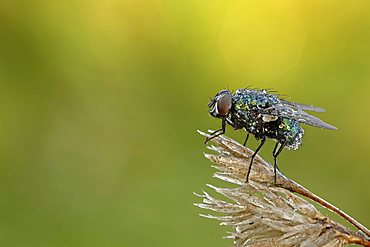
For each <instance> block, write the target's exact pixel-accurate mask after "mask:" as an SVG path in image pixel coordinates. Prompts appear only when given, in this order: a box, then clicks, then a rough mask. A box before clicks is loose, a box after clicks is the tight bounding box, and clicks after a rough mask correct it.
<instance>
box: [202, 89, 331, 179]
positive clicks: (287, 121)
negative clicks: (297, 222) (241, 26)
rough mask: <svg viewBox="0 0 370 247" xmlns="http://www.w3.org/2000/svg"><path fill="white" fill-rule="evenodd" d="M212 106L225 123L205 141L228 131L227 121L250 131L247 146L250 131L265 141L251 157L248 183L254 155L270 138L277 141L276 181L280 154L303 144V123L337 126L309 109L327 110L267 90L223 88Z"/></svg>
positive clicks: (234, 126) (238, 127) (329, 126)
mask: <svg viewBox="0 0 370 247" xmlns="http://www.w3.org/2000/svg"><path fill="white" fill-rule="evenodd" d="M208 107H209V113H210V115H211V116H212V117H215V118H221V119H222V124H221V128H220V129H219V130H216V131H215V132H213V133H212V134H211V135H210V136H209V137H208V138H207V139H206V141H205V143H207V142H208V141H209V140H212V139H213V138H215V137H217V136H219V135H222V134H224V133H225V130H226V124H229V125H230V126H232V127H233V128H234V129H235V130H237V129H245V130H246V131H247V133H248V134H247V137H246V139H245V141H244V146H245V145H246V143H247V140H248V138H249V135H250V134H252V135H253V136H254V137H255V138H256V139H257V140H261V142H260V144H259V146H258V147H257V149H256V151H255V152H254V153H253V155H252V157H251V161H250V164H249V167H248V172H247V177H246V182H248V179H249V174H250V171H251V168H252V164H253V160H254V157H255V156H256V155H257V153H258V151H259V150H260V149H261V148H262V146H263V145H264V144H265V142H266V139H267V138H269V139H273V140H276V145H275V147H274V150H273V152H272V155H273V157H274V174H275V176H274V181H275V183H276V170H279V167H278V164H277V157H278V156H279V154H280V153H281V152H282V150H283V149H284V148H287V149H292V150H296V149H298V147H299V146H300V145H301V144H302V137H303V135H304V130H303V128H302V127H301V126H300V124H301V123H304V124H307V125H311V126H314V127H318V128H322V129H329V130H335V129H337V128H336V127H334V126H332V125H330V124H327V123H325V122H324V121H322V120H321V119H319V118H317V117H314V116H312V115H310V114H308V113H306V112H305V111H314V112H324V111H325V110H324V109H322V108H319V107H315V106H311V105H305V104H299V103H295V102H290V101H287V100H285V99H282V98H279V96H278V95H276V94H273V93H270V92H269V91H267V90H255V89H238V90H236V92H235V93H231V92H230V91H229V90H222V91H220V92H219V93H217V94H216V95H215V96H214V98H213V99H212V100H211V101H210V102H209V104H208Z"/></svg>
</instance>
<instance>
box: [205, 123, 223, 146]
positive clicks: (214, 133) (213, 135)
mask: <svg viewBox="0 0 370 247" xmlns="http://www.w3.org/2000/svg"><path fill="white" fill-rule="evenodd" d="M225 130H226V121H225V119H222V126H221V129H219V130H216V131H214V132H212V133H211V135H210V136H209V137H207V138H206V140H205V142H204V144H207V142H209V141H210V140H212V139H213V138H215V137H217V136H219V135H222V134H224V133H225ZM220 131H221V132H220ZM218 132H220V133H218Z"/></svg>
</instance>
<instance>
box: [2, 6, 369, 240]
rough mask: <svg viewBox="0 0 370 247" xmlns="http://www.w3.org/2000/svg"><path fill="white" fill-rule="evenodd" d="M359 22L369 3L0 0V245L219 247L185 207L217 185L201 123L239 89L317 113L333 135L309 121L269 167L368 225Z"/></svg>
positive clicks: (216, 231)
mask: <svg viewBox="0 0 370 247" xmlns="http://www.w3.org/2000/svg"><path fill="white" fill-rule="evenodd" d="M369 13H370V2H369V1H367V0H354V1H314V0H303V1H293V0H292V1H282V0H280V1H272V0H271V1H265V0H238V1H218V0H214V1H202V0H189V1H174V0H157V1H152V0H148V1H140V0H132V1H125V0H105V1H97V0H89V1H87V0H81V1H71V0H66V1H46V0H43V1H42V0H34V1H18V0H13V1H10V0H5V1H4V0H3V1H1V2H0V81H1V83H0V86H1V88H0V145H1V146H0V232H1V234H0V245H1V246H27V247H30V246H37V247H38V246H69V247H71V246H78V247H81V246H86V247H87V246H88V247H91V246H104V247H106V246H186V247H188V246H230V245H231V241H230V240H222V239H221V237H222V236H223V235H226V233H225V232H226V231H230V230H231V229H228V228H226V227H220V226H218V222H216V221H210V220H207V219H203V218H200V217H199V216H198V213H206V212H205V211H203V210H201V209H199V208H196V207H194V206H193V205H192V203H193V202H199V200H200V199H199V198H196V197H195V196H194V195H193V194H192V193H193V192H200V191H201V189H202V188H203V189H206V186H205V184H206V183H213V184H220V183H219V182H218V181H216V180H215V179H213V178H211V174H212V172H213V170H212V169H211V168H210V165H211V164H210V162H209V161H207V160H206V159H205V158H204V157H203V152H204V151H206V148H205V146H204V144H203V141H204V140H203V138H201V137H200V136H199V135H198V134H197V133H196V129H201V130H207V129H209V128H212V129H216V128H219V126H220V121H219V120H216V119H212V118H210V117H209V116H208V113H207V110H208V109H207V107H206V105H207V103H208V100H209V98H210V97H212V96H213V95H214V94H215V93H217V92H218V91H219V90H221V89H225V88H227V87H228V88H230V89H231V90H235V89H237V88H241V87H246V86H249V85H253V86H255V87H259V88H273V89H275V90H277V91H278V92H279V93H282V94H286V95H289V96H291V100H293V101H297V102H301V103H307V104H314V105H318V106H321V107H323V108H325V109H326V110H327V112H326V113H321V114H317V115H316V116H319V117H320V118H322V119H323V120H324V121H327V122H328V123H330V124H333V125H335V126H337V127H338V130H337V131H328V130H321V129H317V128H313V127H309V126H304V128H305V131H306V132H305V137H304V139H303V145H302V147H301V148H300V149H299V150H298V151H287V150H285V151H284V152H283V153H282V155H281V156H280V159H279V161H280V162H279V164H280V168H281V170H282V171H283V172H284V173H285V174H286V175H288V176H289V177H291V178H293V179H294V180H296V181H297V182H299V183H301V184H303V185H305V186H306V187H308V188H309V189H311V190H312V191H313V192H315V193H317V194H318V195H321V196H323V197H324V198H325V199H327V200H329V201H331V202H333V203H334V204H335V205H337V206H339V207H340V208H341V209H343V210H344V211H346V212H348V213H349V214H351V215H352V216H353V217H355V218H357V219H358V220H359V221H360V222H362V223H363V224H364V225H367V226H368V227H370V206H369V205H370V195H369V191H370V190H369V189H370V188H369V179H370V152H369V147H370V130H369V128H370V107H369V106H370V59H369V58H370V15H369ZM227 135H229V136H232V137H234V138H236V139H237V140H238V141H240V142H242V141H243V140H244V137H245V133H244V132H243V131H238V132H235V131H233V130H232V129H231V128H228V129H227ZM248 145H249V147H251V148H253V149H254V148H255V147H256V145H257V142H255V141H250V142H249V143H248ZM272 147H273V143H272V142H271V141H270V142H269V143H268V145H266V146H265V147H264V149H263V150H262V152H261V154H262V156H263V157H264V158H265V159H267V160H269V161H272V158H271V151H272ZM326 213H327V212H326ZM328 215H330V216H331V214H328ZM335 219H337V220H338V218H335ZM341 222H343V221H341Z"/></svg>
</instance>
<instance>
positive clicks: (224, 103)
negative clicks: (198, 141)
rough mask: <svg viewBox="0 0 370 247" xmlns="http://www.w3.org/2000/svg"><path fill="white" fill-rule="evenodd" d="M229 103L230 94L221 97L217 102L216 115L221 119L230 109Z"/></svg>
mask: <svg viewBox="0 0 370 247" xmlns="http://www.w3.org/2000/svg"><path fill="white" fill-rule="evenodd" d="M231 103H232V101H231V94H229V93H228V94H224V95H222V96H221V97H220V99H219V100H218V102H217V111H218V114H219V115H220V116H222V117H226V116H227V114H228V113H229V111H230V109H231Z"/></svg>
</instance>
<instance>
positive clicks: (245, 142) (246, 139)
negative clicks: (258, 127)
mask: <svg viewBox="0 0 370 247" xmlns="http://www.w3.org/2000/svg"><path fill="white" fill-rule="evenodd" d="M248 138H249V132H248V134H247V138H245V141H244V144H243V146H244V147H245V144H247V141H248Z"/></svg>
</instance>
